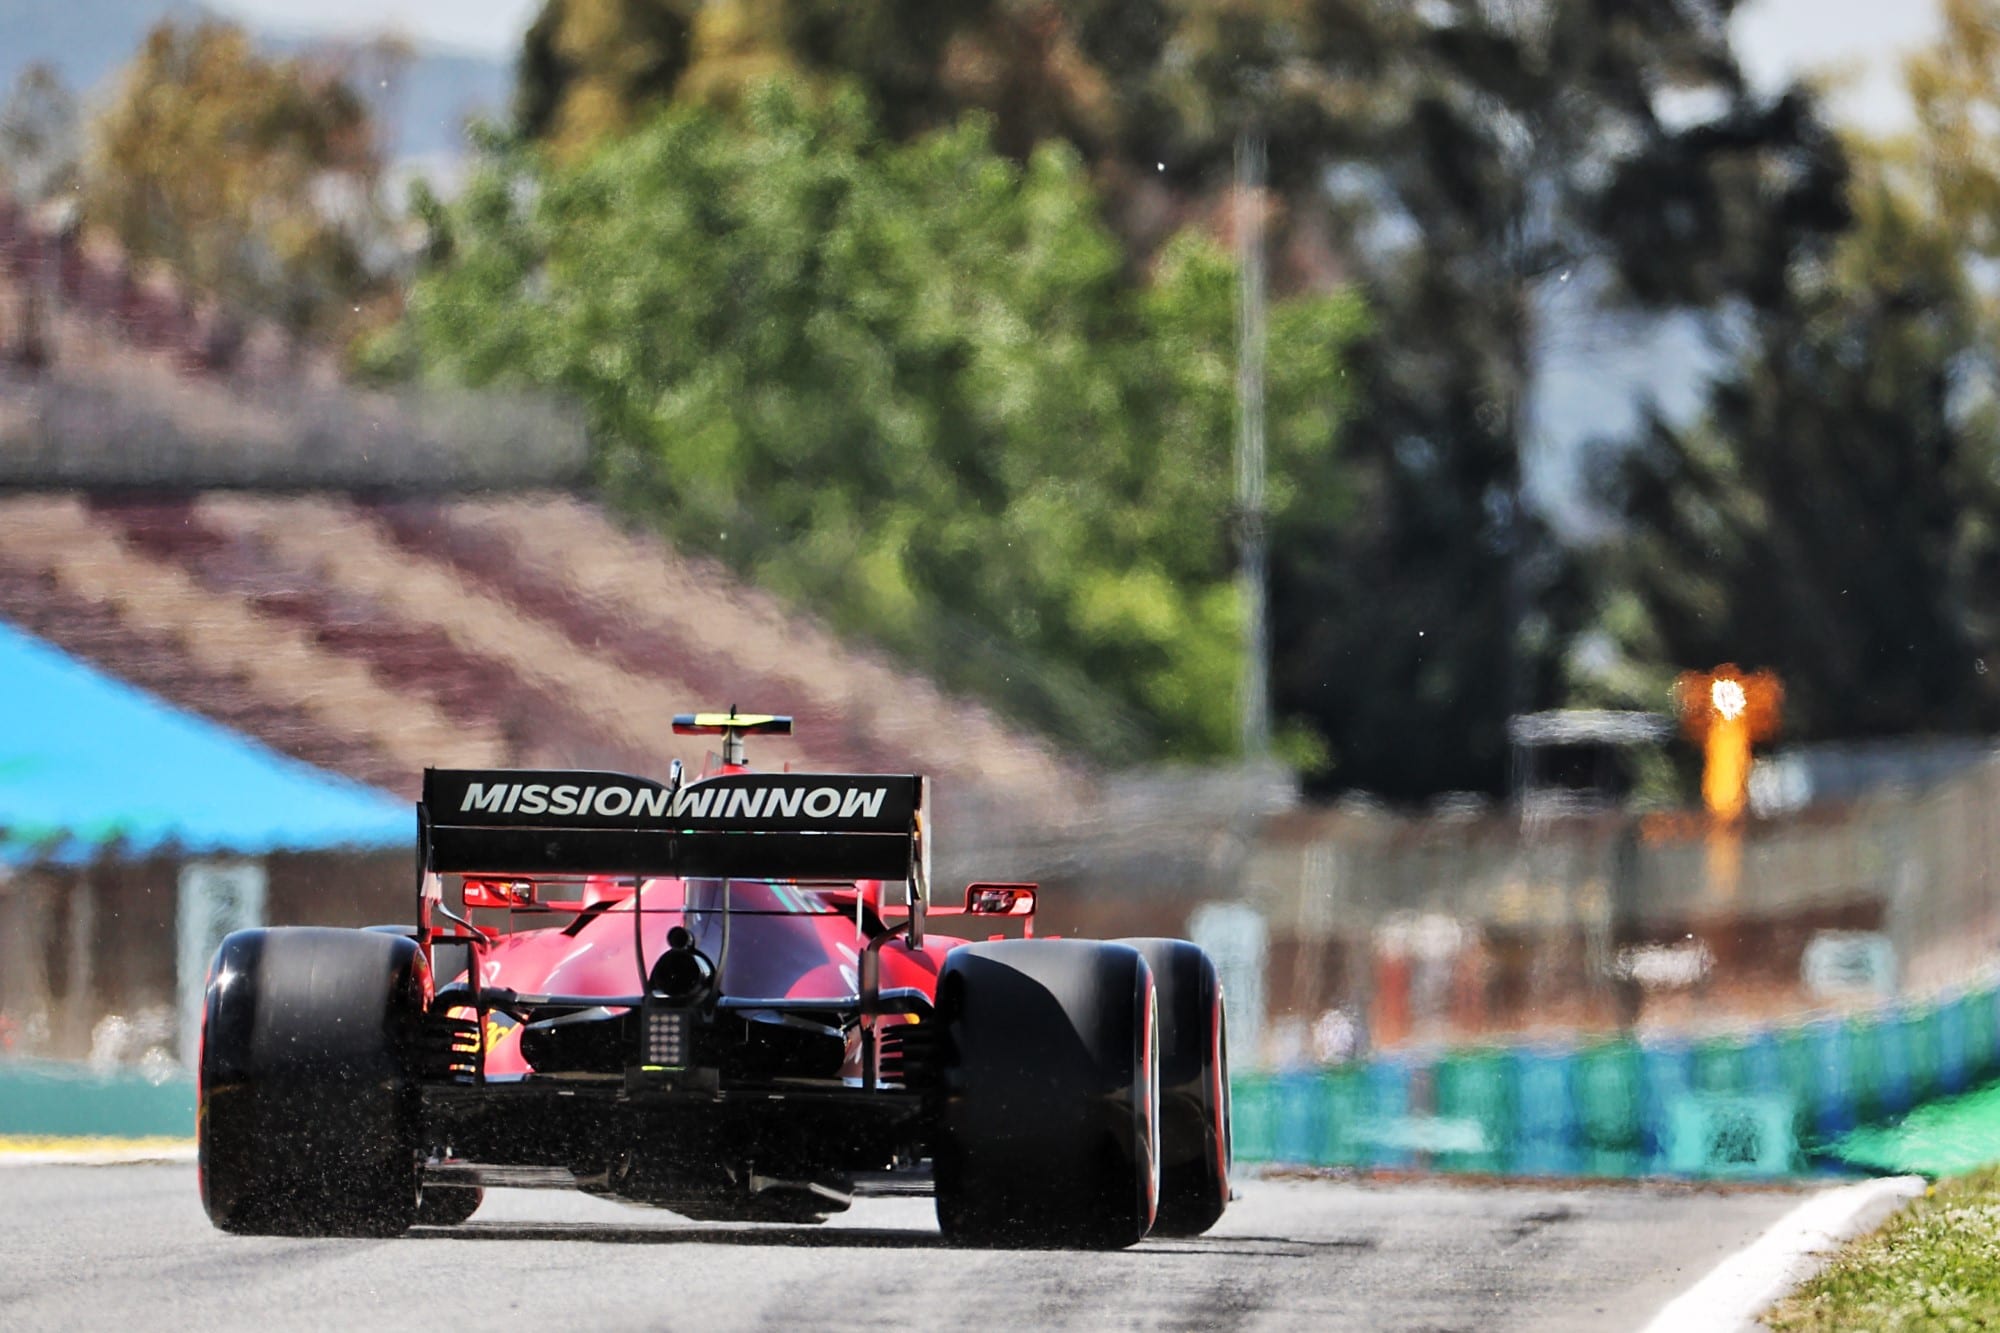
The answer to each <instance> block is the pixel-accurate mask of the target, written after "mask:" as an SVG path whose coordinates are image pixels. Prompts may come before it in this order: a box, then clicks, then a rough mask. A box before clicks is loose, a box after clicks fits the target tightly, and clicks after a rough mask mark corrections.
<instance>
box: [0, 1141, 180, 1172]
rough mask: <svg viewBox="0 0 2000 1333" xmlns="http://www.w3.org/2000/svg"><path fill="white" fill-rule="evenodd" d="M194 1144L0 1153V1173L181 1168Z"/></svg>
mask: <svg viewBox="0 0 2000 1333" xmlns="http://www.w3.org/2000/svg"><path fill="white" fill-rule="evenodd" d="M194 1155H195V1154H194V1145H193V1144H192V1143H188V1144H163V1145H160V1146H158V1147H152V1148H142V1147H132V1148H74V1149H62V1148H57V1149H52V1150H50V1151H47V1152H0V1170H5V1169H6V1168H8V1167H10V1166H142V1165H147V1164H150V1163H171V1164H173V1165H183V1164H187V1163H192V1162H193V1161H194Z"/></svg>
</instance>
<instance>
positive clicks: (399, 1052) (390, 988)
mask: <svg viewBox="0 0 2000 1333" xmlns="http://www.w3.org/2000/svg"><path fill="white" fill-rule="evenodd" d="M428 990H429V973H428V969H427V967H426V965H425V963H424V959H423V955H422V954H421V953H420V952H419V951H418V949H417V946H416V944H415V942H413V941H411V940H408V939H403V938H399V937H397V936H394V935H388V934H382V933H377V932H373V931H362V930H326V929H316V928H282V929H273V930H244V931H238V932H236V933H235V934H233V935H230V936H229V937H228V938H227V939H225V940H223V942H222V946H221V948H220V949H218V950H217V952H216V956H215V962H214V964H213V965H212V966H211V968H210V971H209V984H208V993H207V997H206V1001H205V1009H204V1016H203V1022H202V1041H201V1067H200V1085H199V1086H200V1109H199V1111H198V1113H197V1116H196V1139H197V1155H198V1161H199V1164H200V1181H201V1200H202V1206H203V1208H204V1209H206V1211H207V1213H208V1216H209V1220H210V1221H212V1222H213V1223H214V1224H215V1225H216V1226H217V1227H219V1228H221V1229H222V1230H224V1231H231V1232H238V1233H242V1234H249V1235H292V1236H387V1235H395V1234H398V1233H400V1232H403V1231H405V1230H407V1229H408V1228H409V1226H410V1224H411V1223H412V1222H413V1221H415V1220H416V1216H417V1198H418V1160H419V1159H418V1144H419V1141H420V1138H421V1132H420V1120H421V1114H422V1103H421V1098H422V1091H421V1088H420V1085H419V1083H418V1070H419V1067H420V1066H419V1058H420V1057H419V1049H420V1044H421V1032H422V1023H423V1014H424V1006H425V1002H426V996H427V992H428Z"/></svg>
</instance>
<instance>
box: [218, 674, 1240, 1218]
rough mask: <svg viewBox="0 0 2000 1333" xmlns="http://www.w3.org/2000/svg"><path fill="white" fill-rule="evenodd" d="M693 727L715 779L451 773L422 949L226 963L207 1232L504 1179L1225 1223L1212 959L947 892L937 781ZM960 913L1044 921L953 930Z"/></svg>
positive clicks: (392, 934)
mask: <svg viewBox="0 0 2000 1333" xmlns="http://www.w3.org/2000/svg"><path fill="white" fill-rule="evenodd" d="M676 729H677V730H682V731H695V732H710V733H716V734H720V735H721V736H722V737H723V753H722V756H721V762H720V764H719V765H715V766H714V768H715V771H714V772H713V773H712V774H710V775H709V776H707V777H704V778H701V779H699V780H693V781H687V782H683V781H682V780H681V773H680V768H679V765H678V764H676V765H675V766H674V771H673V773H672V775H671V776H670V777H669V778H668V780H667V781H665V782H654V781H649V780H647V779H643V778H635V777H628V776H624V775H621V774H614V773H594V772H529V771H492V772H487V771H478V772H474V771H451V770H437V769H433V770H429V771H427V772H426V773H425V775H424V791H423V801H422V803H421V804H420V805H419V806H418V822H419V832H418V840H419V855H420V875H419V889H418V895H417V913H416V924H415V926H414V928H402V927H381V928H376V929H372V930H330V929H311V928H298V927H290V928H273V929H263V930H246V931H241V932H238V933H237V934H234V935H231V936H230V937H229V938H228V939H226V940H224V941H223V943H222V946H221V948H220V950H219V951H218V952H217V954H216V958H215V961H214V964H213V967H212V969H211V972H210V977H209V985H208V994H207V1008H206V1012H205V1015H204V1021H203V1027H202V1051H201V1078H200V1089H201V1106H200V1115H199V1122H198V1123H199V1139H200V1164H201V1195H202V1203H203V1206H204V1207H205V1208H206V1209H207V1210H208V1215H209V1217H210V1219H211V1220H212V1221H213V1222H214V1223H215V1225H217V1226H218V1227H220V1228H222V1229H223V1230H225V1231H233V1232H246V1233H253V1234H257V1233H262V1234H276V1233H282V1234H301V1233H304V1234H367V1235H381V1234H393V1233H397V1232H400V1231H402V1230H404V1229H405V1228H407V1227H409V1226H410V1225H411V1224H412V1223H426V1224H441V1225H449V1224H453V1223H457V1222H461V1221H463V1220H465V1219H466V1218H468V1217H469V1216H471V1214H472V1212H473V1210H474V1209H475V1208H477V1207H478V1206H479V1201H480V1197H481V1189H482V1188H483V1187H485V1186H488V1185H534V1186H556V1187H566V1188H575V1189H581V1190H586V1191H588V1192H591V1193H595V1194H603V1195H608V1196H612V1197H615V1198H620V1199H626V1200H630V1201H634V1202H639V1203H648V1204H657V1205H660V1206H663V1207H666V1208H669V1209H672V1210H673V1211H675V1212H677V1213H680V1214H682V1215H684V1216H687V1217H690V1218H696V1219H703V1220H731V1221H738V1220H753V1221H784V1222H793V1223H800V1222H815V1221H820V1220H823V1219H824V1218H825V1217H827V1216H828V1215H830V1214H832V1213H835V1212H839V1211H840V1210H842V1209H844V1208H846V1207H847V1206H848V1203H849V1201H850V1200H851V1199H853V1198H855V1197H857V1196H861V1195H868V1194H921V1193H934V1194H935V1195H936V1202H937V1217H938V1222H939V1224H940V1226H941V1227H942V1229H943V1231H944V1233H945V1235H946V1236H947V1237H948V1238H949V1239H951V1240H953V1241H957V1242H961V1243H968V1244H1023V1243H1033V1244H1060V1245H1071V1246H1092V1247H1115V1246H1123V1245H1130V1244H1132V1243H1134V1242H1136V1241H1138V1240H1140V1239H1141V1238H1143V1237H1145V1236H1146V1235H1147V1234H1148V1233H1149V1232H1152V1233H1159V1234H1166V1235H1176V1236H1186V1235H1193V1234H1197V1233H1200V1232H1202V1231H1205V1230H1207V1229H1208V1228H1209V1227H1210V1226H1212V1225H1213V1224H1214V1223H1215V1221H1216V1219H1217V1218H1218V1217H1220V1216H1221V1214H1222V1211H1223V1208H1224V1207H1225V1206H1226V1204H1227V1202H1228V1200H1229V1192H1230V1186H1229V1168H1230V1152H1229V1091H1228V1089H1229V1081H1228V1070H1227V1068H1226V1051H1225V1041H1224V1029H1223V1008H1222V990H1221V987H1220V985H1219V983H1218V982H1217V979H1216V973H1215V968H1214V966H1213V965H1212V963H1211V962H1210V961H1209V959H1208V957H1207V956H1206V955H1205V954H1203V953H1202V952H1201V950H1199V949H1197V948H1196V947H1195V946H1194V945H1192V944H1189V943H1187V942H1186V941H1183V940H1169V939H1144V940H1129V941H1124V942H1118V943H1112V942H1105V941H1094V940H1075V939H1037V938H1034V937H1033V919H1034V917H1033V914H1034V908H1035V886H1033V885H1029V884H1013V883H980V884H973V885H972V886H970V887H969V888H968V890H967V891H966V894H965V897H964V900H963V904H962V905H960V904H958V903H954V904H952V905H951V906H950V907H949V908H946V907H943V906H939V905H934V904H932V903H931V902H930V877H929V874H928V864H929V858H928V845H927V842H926V836H925V835H926V827H925V818H924V800H923V798H924V793H925V783H924V782H923V780H922V779H920V778H917V777H914V776H906V775H876V774H848V773H842V774H813V773H757V772H752V771H751V770H750V769H748V768H747V767H745V765H744V763H743V737H744V735H745V734H746V733H755V732H766V733H772V732H775V733H780V734H783V733H789V731H790V729H791V724H790V719H788V718H781V717H748V716H739V715H737V714H736V713H735V712H734V710H732V711H731V712H730V713H728V714H726V715H715V714H711V715H702V716H693V717H682V718H678V719H676ZM453 898H457V899H459V901H460V902H462V904H463V906H462V907H460V906H457V905H456V904H454V903H453V901H452V899H453ZM946 914H954V915H955V914H964V915H969V916H975V917H989V918H994V919H995V922H996V923H998V921H999V919H1001V918H1006V919H1010V920H1011V921H1013V922H1017V923H1019V925H1020V926H1021V928H1022V931H1023V934H1022V935H1021V936H1020V937H1014V938H1009V937H1003V936H1001V935H994V936H992V937H991V938H989V939H988V940H986V941H985V942H981V943H970V942H967V941H966V940H963V939H956V938H947V937H944V936H941V935H938V934H936V933H933V932H932V931H931V930H930V929H929V925H930V921H931V919H932V918H935V917H938V916H941V915H946ZM434 979H436V980H435V984H434Z"/></svg>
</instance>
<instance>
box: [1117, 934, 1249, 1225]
mask: <svg viewBox="0 0 2000 1333" xmlns="http://www.w3.org/2000/svg"><path fill="white" fill-rule="evenodd" d="M1124 943H1126V944H1129V945H1131V946H1132V947H1133V948H1135V949H1137V950H1138V951H1139V952H1140V953H1141V954H1142V955H1143V956H1144V957H1145V959H1146V964H1147V966H1149V967H1150V968H1152V970H1153V984H1154V985H1155V986H1156V987H1158V988H1159V993H1160V1215H1159V1216H1158V1217H1157V1218H1155V1219H1154V1221H1153V1234H1154V1235H1156V1236H1199V1235H1201V1234H1202V1233H1203V1232H1204V1231H1207V1230H1208V1229H1209V1228H1210V1227H1212V1226H1214V1225H1215V1224H1216V1222H1217V1221H1218V1220H1220V1218H1221V1217H1222V1211H1223V1209H1225V1208H1227V1207H1228V1206H1229V1171H1230V1167H1231V1165H1232V1158H1231V1153H1230V1144H1229V1044H1228V1033H1227V1030H1226V1028H1225V1027H1224V1022H1223V1010H1222V982H1221V980H1220V979H1219V978H1218V977H1217V976H1216V974H1215V964H1214V962H1212V961H1211V960H1210V959H1209V956H1208V955H1207V954H1206V953H1204V952H1202V950H1201V949H1200V948H1198V947H1196V946H1195V945H1193V944H1190V943H1188V942H1187V941H1186V940H1164V939H1145V940H1126V941H1124Z"/></svg>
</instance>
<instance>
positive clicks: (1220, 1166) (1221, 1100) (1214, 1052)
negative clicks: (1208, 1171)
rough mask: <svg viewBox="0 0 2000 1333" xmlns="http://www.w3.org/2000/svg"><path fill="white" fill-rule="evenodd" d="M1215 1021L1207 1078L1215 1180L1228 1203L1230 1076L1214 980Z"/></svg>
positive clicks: (1219, 987) (1218, 991)
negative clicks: (1212, 1112)
mask: <svg viewBox="0 0 2000 1333" xmlns="http://www.w3.org/2000/svg"><path fill="white" fill-rule="evenodd" d="M1213 1012H1214V1021H1213V1022H1212V1023H1211V1024H1210V1032H1209V1046H1210V1053H1209V1054H1210V1058H1209V1069H1210V1078H1211V1079H1212V1081H1213V1096H1214V1097H1215V1179H1216V1182H1217V1188H1218V1189H1220V1190H1221V1191H1222V1202H1223V1204H1224V1205H1225V1206H1226V1205H1227V1204H1228V1203H1229V1113H1228V1107H1229V1076H1228V1074H1227V1073H1226V1072H1225V1071H1224V1070H1223V1067H1222V985H1221V983H1220V982H1218V983H1216V987H1215V1006H1214V1011H1213Z"/></svg>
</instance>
